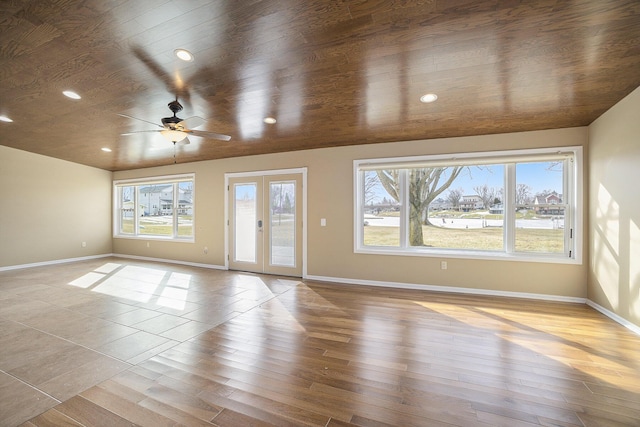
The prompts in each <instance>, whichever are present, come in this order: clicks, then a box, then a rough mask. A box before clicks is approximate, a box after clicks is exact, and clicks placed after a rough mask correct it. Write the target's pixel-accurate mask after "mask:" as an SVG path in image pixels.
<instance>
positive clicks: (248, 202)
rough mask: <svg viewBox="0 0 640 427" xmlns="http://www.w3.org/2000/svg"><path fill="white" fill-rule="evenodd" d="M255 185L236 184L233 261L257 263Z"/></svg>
mask: <svg viewBox="0 0 640 427" xmlns="http://www.w3.org/2000/svg"><path fill="white" fill-rule="evenodd" d="M256 191H257V185H256V184H255V183H247V184H235V185H234V186H233V194H234V212H233V214H234V221H233V224H234V230H233V233H234V241H235V245H234V254H233V259H234V260H235V261H241V262H253V263H255V262H256V257H257V255H256V233H257V229H256V221H257V203H256Z"/></svg>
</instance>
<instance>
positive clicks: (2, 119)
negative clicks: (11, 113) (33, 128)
mask: <svg viewBox="0 0 640 427" xmlns="http://www.w3.org/2000/svg"><path fill="white" fill-rule="evenodd" d="M0 122H7V123H11V122H13V120H11V119H10V118H9V117H7V116H0Z"/></svg>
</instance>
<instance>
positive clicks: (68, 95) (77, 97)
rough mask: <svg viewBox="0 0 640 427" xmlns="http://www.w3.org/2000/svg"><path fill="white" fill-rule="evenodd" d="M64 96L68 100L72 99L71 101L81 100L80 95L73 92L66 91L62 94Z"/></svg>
mask: <svg viewBox="0 0 640 427" xmlns="http://www.w3.org/2000/svg"><path fill="white" fill-rule="evenodd" d="M62 94H63V95H64V96H66V97H67V98H71V99H80V98H81V96H80V95H78V94H77V93H75V92H74V91H72V90H65V91H63V92H62Z"/></svg>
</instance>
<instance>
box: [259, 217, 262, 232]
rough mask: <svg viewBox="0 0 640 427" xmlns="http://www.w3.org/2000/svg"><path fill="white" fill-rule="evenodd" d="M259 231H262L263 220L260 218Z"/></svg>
mask: <svg viewBox="0 0 640 427" xmlns="http://www.w3.org/2000/svg"><path fill="white" fill-rule="evenodd" d="M258 231H262V220H261V219H259V220H258Z"/></svg>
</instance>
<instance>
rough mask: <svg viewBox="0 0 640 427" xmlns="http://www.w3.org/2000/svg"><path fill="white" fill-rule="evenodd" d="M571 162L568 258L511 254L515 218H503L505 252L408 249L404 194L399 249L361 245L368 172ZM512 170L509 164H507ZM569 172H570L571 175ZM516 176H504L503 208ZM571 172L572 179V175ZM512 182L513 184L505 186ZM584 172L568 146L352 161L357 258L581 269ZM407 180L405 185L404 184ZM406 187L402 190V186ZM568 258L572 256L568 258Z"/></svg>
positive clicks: (576, 150) (579, 154)
mask: <svg viewBox="0 0 640 427" xmlns="http://www.w3.org/2000/svg"><path fill="white" fill-rule="evenodd" d="M569 155H570V156H571V158H573V159H574V161H573V163H571V164H569V165H566V166H565V167H564V168H563V169H564V172H565V175H567V176H568V177H569V178H570V179H567V177H565V178H563V184H564V185H565V188H563V193H564V196H563V197H565V198H570V200H571V203H570V206H571V208H570V209H569V210H568V212H569V215H568V216H566V218H565V227H566V230H565V233H564V235H565V248H566V249H565V253H562V254H548V253H539V254H538V253H529V252H517V251H515V250H514V248H513V239H514V234H513V233H514V232H515V218H512V219H513V221H511V222H507V221H506V220H507V218H505V223H504V229H505V233H506V235H505V244H504V245H503V250H501V251H495V252H494V251H475V250H464V249H456V248H452V249H444V248H428V249H427V248H411V247H408V246H407V242H405V241H404V240H405V239H406V236H407V235H408V232H407V230H406V229H405V228H406V227H408V207H407V206H408V205H407V203H406V202H404V201H406V200H408V189H404V188H400V191H401V192H402V193H403V195H404V198H403V203H402V204H401V205H400V209H401V212H400V217H401V219H404V221H402V220H401V221H400V227H401V229H400V244H399V246H398V247H393V248H391V247H376V246H365V245H364V242H363V234H364V232H363V221H364V220H363V218H364V216H363V212H364V206H363V200H362V197H360V196H361V192H362V191H361V190H362V187H363V179H364V178H363V174H364V172H363V171H365V170H374V169H377V168H381V167H393V168H406V167H408V166H412V165H413V166H424V165H449V164H450V163H451V162H456V164H473V163H474V162H476V161H478V160H481V162H480V163H482V161H489V160H490V161H491V162H493V161H494V160H495V161H496V162H500V161H505V162H507V161H508V162H516V161H517V162H526V161H529V160H542V159H548V158H557V157H559V156H560V157H566V156H569ZM505 165H506V166H507V169H508V166H509V165H508V164H506V163H505ZM569 168H571V170H569ZM514 172H515V171H514V170H513V168H511V171H510V173H509V171H507V170H505V187H504V188H505V193H506V199H507V200H505V206H507V205H506V204H507V203H508V202H509V199H510V198H511V193H512V192H513V190H514V189H513V188H510V186H513V184H514V183H515V173H514ZM570 172H571V173H570ZM509 177H510V183H509V182H507V181H508V178H509ZM583 181H584V170H583V149H582V147H581V146H567V147H558V148H536V149H524V150H507V151H486V152H471V153H458V154H442V155H429V156H407V157H392V158H377V159H360V160H354V161H353V183H354V189H353V192H354V202H353V214H354V230H353V237H354V239H353V252H354V253H362V254H376V255H398V256H424V257H443V256H447V257H449V258H471V259H487V260H505V261H507V260H508V261H511V260H513V261H519V262H544V263H556V264H577V265H582V264H583V253H582V252H583V251H582V246H583V245H582V241H583V238H584V236H583V234H584V233H583V230H584V228H583V218H584V210H585V209H584V197H583V192H584V187H583V186H584V183H583ZM403 182H404V180H402V181H401V184H402V183H403ZM401 187H402V185H401ZM510 201H511V203H515V201H514V200H510ZM569 229H572V230H573V244H568V243H570V242H568V241H567V239H568V238H567V236H568V234H569V231H568V230H569ZM569 254H570V256H569Z"/></svg>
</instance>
